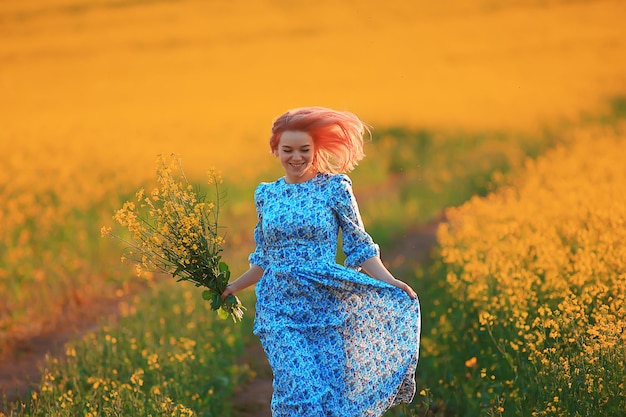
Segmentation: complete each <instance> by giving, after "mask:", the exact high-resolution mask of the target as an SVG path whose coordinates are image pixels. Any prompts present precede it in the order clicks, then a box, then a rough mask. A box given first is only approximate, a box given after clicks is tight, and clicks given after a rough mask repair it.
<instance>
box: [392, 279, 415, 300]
mask: <svg viewBox="0 0 626 417" xmlns="http://www.w3.org/2000/svg"><path fill="white" fill-rule="evenodd" d="M392 285H393V286H395V287H398V288H400V289H401V290H402V291H404V292H405V293H407V294H408V295H409V297H411V298H413V299H416V298H417V293H416V292H415V291H414V290H413V288H411V286H410V285H409V284H407V283H406V282H403V281H400V280H397V279H396V280H395V282H393V283H392Z"/></svg>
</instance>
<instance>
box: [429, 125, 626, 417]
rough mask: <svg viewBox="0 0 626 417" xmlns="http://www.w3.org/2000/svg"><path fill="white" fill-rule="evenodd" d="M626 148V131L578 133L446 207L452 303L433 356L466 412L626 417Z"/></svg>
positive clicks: (446, 270)
mask: <svg viewBox="0 0 626 417" xmlns="http://www.w3.org/2000/svg"><path fill="white" fill-rule="evenodd" d="M624 146H626V130H624V125H623V124H622V125H618V127H617V128H601V129H600V128H594V129H583V130H581V131H575V132H574V133H572V134H571V136H570V140H569V141H568V143H567V144H564V145H561V146H557V147H556V148H554V149H552V150H550V151H549V152H548V153H547V154H545V155H544V156H542V157H540V158H538V159H537V160H534V161H532V160H529V161H528V162H527V163H526V165H525V167H524V169H523V170H522V172H519V173H516V174H515V175H513V176H512V177H505V178H501V179H500V180H501V182H502V184H501V185H500V187H499V188H498V190H497V191H496V192H494V193H492V194H490V195H488V196H487V197H484V198H478V197H476V198H473V199H471V201H469V202H467V203H465V204H464V205H462V206H461V207H459V208H453V209H449V210H448V211H447V218H448V222H447V223H446V224H444V225H442V227H441V228H440V230H439V233H438V239H439V242H440V245H441V258H442V262H443V264H442V265H440V266H439V268H440V269H439V273H440V274H442V277H443V275H444V274H445V282H446V284H445V286H443V287H442V288H445V293H446V294H447V295H446V296H445V297H444V298H442V299H440V300H438V302H441V303H442V304H441V305H442V306H445V307H439V308H438V309H437V313H438V314H440V315H439V317H437V325H436V326H435V327H433V328H432V329H431V331H430V334H429V335H428V336H425V341H424V344H425V350H424V351H425V356H426V357H427V359H426V362H429V363H430V361H431V360H433V362H432V363H431V364H436V365H438V366H440V367H441V368H438V367H435V368H434V369H437V372H436V374H437V377H438V378H440V379H439V380H435V381H433V382H434V385H433V386H432V387H431V388H432V389H433V391H434V392H437V395H438V396H440V398H441V399H445V402H446V403H447V407H449V408H450V409H452V410H456V412H457V413H458V415H504V416H600V415H601V416H621V415H623V412H624V410H625V409H626V386H625V383H626V382H625V381H626V371H625V369H626V368H625V366H624V365H625V363H624V361H625V360H626V247H624V245H623V242H624V239H625V238H626V235H625V233H626V227H625V225H626V223H625V222H626V182H625V179H626V169H625V166H624V164H623V163H622V154H623V152H622V150H623V149H624ZM446 297H447V298H446ZM427 366H428V365H427ZM431 370H432V369H431ZM423 372H426V373H427V372H428V370H423ZM431 378H432V376H431ZM435 387H436V388H435ZM437 395H436V396H437Z"/></svg>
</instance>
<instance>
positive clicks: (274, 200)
mask: <svg viewBox="0 0 626 417" xmlns="http://www.w3.org/2000/svg"><path fill="white" fill-rule="evenodd" d="M254 198H255V204H256V208H257V214H258V223H257V226H256V228H255V231H254V237H255V241H256V250H255V251H254V252H253V253H252V254H251V255H250V258H249V261H250V264H252V265H258V266H260V267H261V268H262V269H263V271H264V273H263V277H262V278H261V279H260V280H259V282H258V283H257V284H256V296H257V305H256V317H255V323H254V333H255V334H256V335H258V336H259V338H260V339H261V342H262V344H263V348H264V350H265V353H266V354H267V357H268V360H269V362H270V365H271V367H272V371H273V374H274V394H273V397H272V415H273V416H274V417H304V416H311V417H331V416H332V417H364V416H377V417H378V416H381V415H382V414H383V413H384V412H385V411H386V410H388V409H389V408H390V407H392V406H394V405H397V404H399V403H401V402H410V401H411V400H412V399H413V396H414V394H415V368H416V366H417V359H418V351H419V340H420V310H419V302H418V300H417V299H411V298H410V297H409V296H408V295H407V294H406V293H405V292H404V291H402V290H400V289H398V288H396V287H394V286H392V285H389V284H386V283H384V282H382V281H378V280H376V279H373V278H371V277H370V276H368V275H366V274H364V273H361V272H359V270H360V265H361V264H362V263H363V262H364V261H365V260H366V259H368V258H371V257H373V256H377V255H378V254H379V249H378V245H376V244H375V243H374V242H373V241H372V239H371V237H370V236H369V235H368V234H367V233H366V232H365V229H364V227H363V223H362V221H361V216H360V214H359V210H358V207H357V204H356V200H355V198H354V195H353V193H352V183H351V181H350V179H349V178H348V177H347V176H346V175H343V174H341V175H331V174H317V176H315V177H314V178H313V179H311V180H309V181H306V182H303V183H298V184H289V183H286V182H285V180H284V179H283V178H281V179H279V180H277V181H276V182H273V183H261V184H260V185H259V186H258V187H257V189H256V191H255V195H254ZM340 230H341V236H342V246H343V250H344V253H345V255H346V260H345V266H342V265H339V264H337V262H336V251H337V243H338V236H339V232H340Z"/></svg>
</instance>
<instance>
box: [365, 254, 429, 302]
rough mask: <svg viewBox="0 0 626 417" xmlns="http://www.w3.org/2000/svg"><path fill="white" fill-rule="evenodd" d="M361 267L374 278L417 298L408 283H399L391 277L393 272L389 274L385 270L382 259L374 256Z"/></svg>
mask: <svg viewBox="0 0 626 417" xmlns="http://www.w3.org/2000/svg"><path fill="white" fill-rule="evenodd" d="M361 267H362V268H363V270H364V271H365V272H367V274H368V275H370V276H371V277H372V278H374V279H377V280H379V281H383V282H386V283H387V284H391V285H393V286H394V287H398V288H400V289H401V290H403V291H404V292H406V293H407V294H408V295H409V297H411V298H417V294H416V293H415V291H413V288H411V287H410V286H409V285H408V284H407V283H406V282H402V281H399V280H397V279H395V278H394V277H393V275H391V272H389V271H388V270H387V268H385V265H383V262H382V261H381V260H380V257H378V256H373V257H371V258H369V259H367V260H366V261H365V262H363V264H362V265H361Z"/></svg>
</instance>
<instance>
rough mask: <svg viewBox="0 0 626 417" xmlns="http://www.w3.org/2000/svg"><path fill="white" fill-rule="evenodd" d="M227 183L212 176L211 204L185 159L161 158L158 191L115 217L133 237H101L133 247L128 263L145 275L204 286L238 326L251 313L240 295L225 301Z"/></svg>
mask: <svg viewBox="0 0 626 417" xmlns="http://www.w3.org/2000/svg"><path fill="white" fill-rule="evenodd" d="M221 181H222V180H221V176H220V174H219V173H217V172H216V171H215V170H212V171H210V172H209V184H210V185H212V186H214V187H215V193H214V199H213V200H209V199H207V196H206V194H202V190H200V189H197V188H194V186H193V185H191V184H190V183H189V181H188V180H187V178H186V176H185V173H184V171H183V169H182V166H181V162H180V158H179V157H177V156H176V155H173V154H172V155H170V156H169V157H166V156H163V155H161V156H159V158H158V160H157V183H158V186H157V187H156V188H154V189H153V190H152V192H151V193H150V195H148V196H146V193H145V191H144V189H140V190H139V191H138V192H137V193H136V200H137V204H135V202H132V201H127V202H125V203H124V204H123V206H122V208H120V209H119V210H117V211H116V213H115V216H114V218H115V220H116V221H117V222H118V223H119V224H120V225H121V226H123V227H124V228H126V229H127V230H128V233H129V237H128V238H125V237H122V236H120V235H117V234H114V233H113V232H112V231H111V229H110V228H107V227H103V228H102V230H101V232H102V235H103V236H113V237H115V238H118V239H120V240H122V241H123V242H125V243H126V244H127V245H128V248H127V250H128V251H127V253H126V254H125V255H124V256H123V257H122V260H125V259H127V258H129V259H132V260H134V261H135V262H136V266H137V273H138V274H139V275H141V274H142V273H143V272H144V271H149V272H162V273H166V274H170V275H172V276H174V277H176V278H178V280H181V281H182V280H186V281H190V282H193V283H194V284H195V285H196V286H202V287H203V288H204V292H203V294H202V296H203V297H204V298H205V299H206V300H209V301H211V306H212V308H213V309H214V310H217V311H218V313H219V314H220V317H222V318H225V317H228V316H230V317H232V318H233V320H234V321H237V320H241V318H242V317H243V310H244V309H245V308H243V307H242V306H241V303H240V301H239V299H238V298H237V297H235V296H234V295H230V296H229V297H227V298H226V299H225V300H222V299H221V294H222V293H223V292H224V290H225V289H226V285H227V284H228V281H229V278H230V271H229V267H228V265H227V264H226V263H225V262H222V261H221V258H222V256H221V252H222V250H223V249H222V246H223V244H224V239H223V237H222V236H221V235H220V230H219V228H220V226H219V225H218V215H219V209H220V207H219V204H220V193H219V184H220V183H221Z"/></svg>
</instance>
